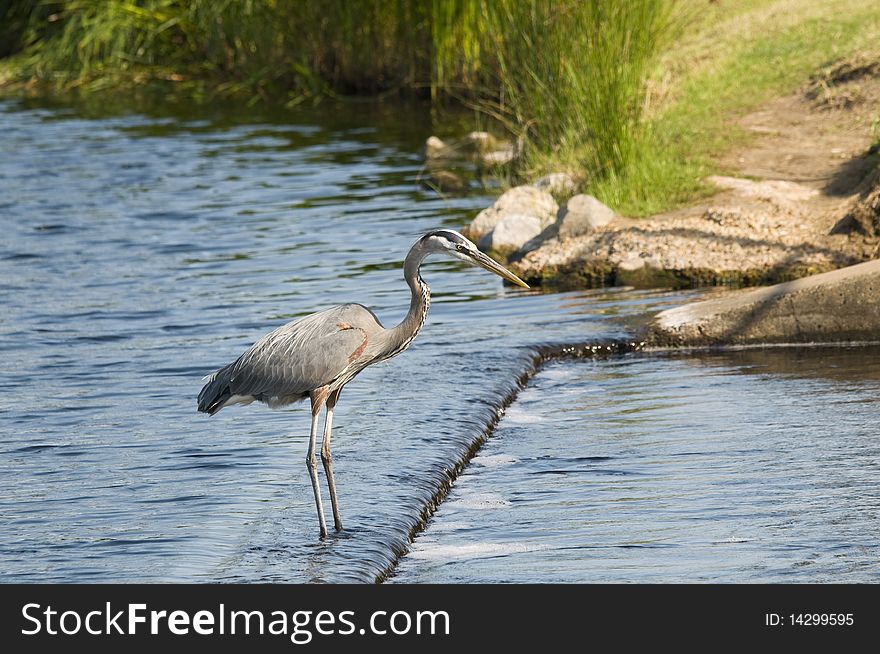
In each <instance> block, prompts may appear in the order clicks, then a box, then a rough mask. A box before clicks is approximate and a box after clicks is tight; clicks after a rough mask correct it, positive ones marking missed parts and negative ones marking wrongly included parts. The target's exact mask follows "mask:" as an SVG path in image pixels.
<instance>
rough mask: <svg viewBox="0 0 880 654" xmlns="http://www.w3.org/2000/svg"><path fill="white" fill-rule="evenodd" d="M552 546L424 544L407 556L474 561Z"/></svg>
mask: <svg viewBox="0 0 880 654" xmlns="http://www.w3.org/2000/svg"><path fill="white" fill-rule="evenodd" d="M549 548H550V545H547V544H541V543H463V544H460V545H441V544H439V543H433V542H431V543H427V542H424V541H423V542H422V543H420V544H419V545H418V546H417V547H415V548H413V550H412V551H411V552H410V553H409V554H408V555H407V556H410V557H412V558H414V559H421V560H423V561H432V560H447V559H474V558H484V557H490V556H503V555H505V554H520V553H523V552H536V551H538V550H546V549H549Z"/></svg>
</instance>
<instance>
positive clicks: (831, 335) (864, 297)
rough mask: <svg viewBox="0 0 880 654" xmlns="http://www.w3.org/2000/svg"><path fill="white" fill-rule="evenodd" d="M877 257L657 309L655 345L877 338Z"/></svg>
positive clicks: (879, 327)
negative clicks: (720, 295) (810, 274)
mask: <svg viewBox="0 0 880 654" xmlns="http://www.w3.org/2000/svg"><path fill="white" fill-rule="evenodd" d="M878 295H880V260H875V261H868V262H867V263H860V264H857V265H855V266H849V267H847V268H841V269H839V270H833V271H831V272H827V273H822V274H820V275H813V276H812V277H805V278H802V279H797V280H795V281H792V282H786V283H783V284H777V285H775V286H768V287H765V288H759V289H755V290H750V291H740V292H735V293H732V294H730V295H726V296H724V297H722V298H719V299H715V300H706V301H704V302H695V303H693V304H686V305H684V306H682V307H677V308H675V309H669V310H667V311H661V312H660V313H659V314H657V316H656V317H655V318H654V320H653V322H652V323H651V325H650V328H649V329H650V341H651V342H652V343H654V344H655V345H715V344H718V345H721V344H748V343H803V342H839V341H877V340H878V339H880V302H877V297H878Z"/></svg>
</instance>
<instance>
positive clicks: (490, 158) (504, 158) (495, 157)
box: [479, 145, 516, 166]
mask: <svg viewBox="0 0 880 654" xmlns="http://www.w3.org/2000/svg"><path fill="white" fill-rule="evenodd" d="M479 157H480V163H482V164H483V165H484V166H503V165H505V164H508V163H510V162H511V161H513V160H514V159H516V151H515V150H514V149H513V145H509V146H507V147H505V148H504V149H501V150H492V151H490V152H482V151H481V152H480V154H479Z"/></svg>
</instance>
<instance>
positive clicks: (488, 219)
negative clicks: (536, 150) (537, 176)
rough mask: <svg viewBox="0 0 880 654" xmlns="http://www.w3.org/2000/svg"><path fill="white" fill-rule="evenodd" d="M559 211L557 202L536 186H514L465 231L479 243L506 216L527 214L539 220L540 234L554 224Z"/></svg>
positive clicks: (481, 213)
mask: <svg viewBox="0 0 880 654" xmlns="http://www.w3.org/2000/svg"><path fill="white" fill-rule="evenodd" d="M558 210H559V206H558V205H557V204H556V200H554V199H553V196H552V195H550V194H549V193H548V192H547V191H544V190H542V189H539V188H535V187H534V186H514V187H513V188H511V189H508V190H507V191H506V192H505V193H504V194H503V195H502V196H501V197H500V198H498V199H497V200H496V201H495V203H494V204H493V205H492V206H491V207H488V208H487V209H483V210H482V211H481V212H480V213H478V214H477V217H476V218H474V220H473V221H472V222H471V224H470V225H468V226H467V227H466V228H465V231H466V232H467V234H468V236H469V237H470V238H471V239H472V240H474V241H478V240H479V239H480V238H481V237H482V236H483V235H485V234H488V233H489V232H491V231H492V230H493V229H494V228H495V226H496V225H497V224H498V223H500V222H501V220H502V219H504V218H505V217H506V216H508V215H510V214H525V215H527V216H534V217H535V218H537V219H538V221H539V223H540V229H539V230H538V233H540V231H541V230H542V229H544V228H545V227H547V226H548V225H550V224H552V223H553V221H554V220H555V218H556V212H557V211H558ZM527 240H528V239H527ZM523 242H525V241H523Z"/></svg>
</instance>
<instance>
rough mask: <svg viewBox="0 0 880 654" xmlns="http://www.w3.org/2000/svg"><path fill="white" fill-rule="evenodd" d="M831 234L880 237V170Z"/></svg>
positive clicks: (835, 225)
mask: <svg viewBox="0 0 880 654" xmlns="http://www.w3.org/2000/svg"><path fill="white" fill-rule="evenodd" d="M831 233H832V234H853V233H855V234H862V235H863V236H869V237H875V236H880V170H878V172H877V173H876V174H875V179H874V180H872V182H871V184H869V186H868V188H867V189H866V190H865V191H864V192H863V193H862V194H861V195H860V197H859V198H858V199H857V200H856V201H855V202H854V203H853V204H852V205H851V207H850V210H849V211H848V212H847V213H846V215H844V216H843V218H841V219H840V220H838V221H837V222H836V223H835V224H834V227H832V228H831Z"/></svg>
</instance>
